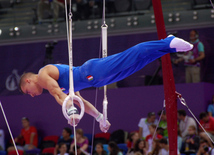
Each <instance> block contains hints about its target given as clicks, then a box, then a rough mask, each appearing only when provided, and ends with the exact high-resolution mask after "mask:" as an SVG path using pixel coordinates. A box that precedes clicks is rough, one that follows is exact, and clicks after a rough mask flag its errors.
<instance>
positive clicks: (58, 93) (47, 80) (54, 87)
mask: <svg viewBox="0 0 214 155" xmlns="http://www.w3.org/2000/svg"><path fill="white" fill-rule="evenodd" d="M49 74H50V75H49ZM53 74H54V73H49V70H48V72H47V70H41V71H40V72H39V83H40V85H41V86H42V87H43V88H44V89H47V90H48V91H49V93H50V94H51V95H52V96H53V97H54V98H55V100H56V101H57V102H58V103H59V104H60V105H62V104H63V102H64V100H65V98H66V97H67V95H66V94H65V93H63V92H62V90H61V89H60V87H59V85H58V83H57V81H56V80H55V79H54V78H52V76H53V77H54V75H53ZM75 94H76V95H77V96H78V97H80V99H81V100H82V101H83V103H84V105H85V112H86V113H87V114H89V115H91V116H93V117H94V118H97V117H98V115H99V111H98V110H97V109H96V108H95V107H94V106H93V105H92V104H91V103H90V102H88V101H87V100H85V99H84V98H83V97H82V96H81V95H80V93H79V92H76V93H75ZM74 103H75V104H77V105H78V106H79V107H80V105H79V103H78V102H76V101H75V100H74Z"/></svg>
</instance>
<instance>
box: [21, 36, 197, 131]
mask: <svg viewBox="0 0 214 155" xmlns="http://www.w3.org/2000/svg"><path fill="white" fill-rule="evenodd" d="M192 48H193V45H192V44H190V43H188V42H186V41H184V40H183V39H180V38H177V37H174V36H172V35H170V36H168V37H167V38H165V39H162V40H158V41H149V42H143V43H140V44H137V45H135V46H133V47H131V48H129V49H127V50H125V51H123V52H121V53H117V54H114V55H111V56H108V57H105V58H96V59H90V60H88V61H86V62H85V63H84V64H83V65H82V66H78V67H73V79H74V92H75V94H76V95H77V96H79V97H80V98H81V99H82V101H83V103H84V106H85V112H86V113H88V114H89V115H91V116H92V117H94V118H96V120H97V121H98V122H99V124H100V129H101V131H103V132H107V131H108V129H109V127H110V123H109V122H108V121H107V120H103V115H102V114H101V113H100V112H99V111H98V110H97V109H96V108H95V107H94V106H93V105H92V104H91V103H89V102H88V101H86V100H85V99H84V98H83V97H81V95H80V93H79V91H80V90H82V89H84V88H88V87H101V86H104V85H108V84H110V83H114V82H117V81H119V80H122V79H124V78H126V77H128V76H129V75H131V74H133V73H135V72H136V71H138V70H140V69H142V68H143V67H144V66H145V65H147V64H149V63H150V62H152V61H154V60H156V59H157V58H159V57H161V56H163V55H165V54H167V53H174V52H185V51H189V50H191V49H192ZM19 87H20V90H21V91H22V92H23V93H24V94H29V95H31V96H32V97H34V96H38V95H41V94H42V91H43V89H47V90H48V91H49V93H50V94H51V95H52V96H53V97H54V98H55V99H56V101H57V102H58V103H59V104H60V105H62V103H63V101H64V100H65V98H66V97H67V94H68V92H69V66H68V65H63V64H50V65H46V66H44V67H43V68H41V69H40V70H39V72H38V74H34V73H31V72H29V73H24V74H23V75H22V76H21V79H20V83H19ZM74 103H75V104H77V105H78V106H80V105H79V103H78V102H76V101H75V100H74ZM104 121H107V122H105V126H104V125H103V122H104Z"/></svg>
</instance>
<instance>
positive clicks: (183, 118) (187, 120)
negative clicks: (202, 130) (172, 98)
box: [178, 110, 197, 138]
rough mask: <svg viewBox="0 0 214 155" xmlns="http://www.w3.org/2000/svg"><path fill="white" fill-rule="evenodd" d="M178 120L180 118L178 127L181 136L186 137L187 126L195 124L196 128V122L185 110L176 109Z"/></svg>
mask: <svg viewBox="0 0 214 155" xmlns="http://www.w3.org/2000/svg"><path fill="white" fill-rule="evenodd" d="M178 120H180V124H179V128H180V131H181V135H182V138H184V137H186V136H187V134H188V129H189V126H192V125H193V126H195V127H196V129H197V124H196V122H195V120H194V119H193V118H192V117H189V116H187V115H186V111H185V110H178Z"/></svg>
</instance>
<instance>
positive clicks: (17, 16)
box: [0, 0, 212, 27]
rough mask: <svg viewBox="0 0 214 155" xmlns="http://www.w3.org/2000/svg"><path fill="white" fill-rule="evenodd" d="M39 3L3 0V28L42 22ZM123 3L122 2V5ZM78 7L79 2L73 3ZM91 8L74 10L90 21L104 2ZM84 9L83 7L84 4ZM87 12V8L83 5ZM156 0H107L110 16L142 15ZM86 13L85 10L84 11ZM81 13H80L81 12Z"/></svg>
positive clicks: (167, 8) (200, 0) (172, 5)
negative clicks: (39, 17)
mask: <svg viewBox="0 0 214 155" xmlns="http://www.w3.org/2000/svg"><path fill="white" fill-rule="evenodd" d="M38 3H39V0H21V1H20V2H19V3H17V2H16V1H15V0H10V1H9V0H1V1H0V21H1V22H0V27H4V26H13V25H14V24H15V25H18V26H21V25H26V24H27V25H29V24H38V14H37V10H38ZM121 4H122V5H121ZM73 5H74V7H75V6H76V4H75V3H74V4H73ZM86 6H87V7H88V13H85V14H87V17H81V18H80V17H75V16H76V14H77V13H78V12H79V10H78V12H77V13H76V12H75V9H74V10H73V13H74V19H76V20H87V19H95V18H101V17H102V9H101V8H102V2H101V1H96V2H94V3H93V5H92V4H89V2H88V4H86ZM211 7H212V5H211V4H210V1H209V0H191V1H185V0H173V1H170V0H162V8H163V11H164V12H174V11H184V10H191V9H210V8H211ZM80 8H81V7H80ZM82 9H83V10H80V11H84V10H85V8H82ZM152 12H153V11H152V0H113V1H112V0H111V1H106V17H107V18H108V17H120V16H131V15H138V14H148V13H152ZM83 13H84V12H83ZM44 14H45V15H44V20H43V21H44V22H48V23H50V22H53V20H52V19H51V18H52V17H53V15H50V12H47V11H46V12H45V11H44ZM59 16H60V17H59V18H58V19H57V21H58V22H65V18H64V11H63V10H62V8H61V9H60V12H59ZM77 16H79V15H77Z"/></svg>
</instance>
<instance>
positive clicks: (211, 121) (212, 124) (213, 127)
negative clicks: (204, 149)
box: [199, 112, 214, 147]
mask: <svg viewBox="0 0 214 155" xmlns="http://www.w3.org/2000/svg"><path fill="white" fill-rule="evenodd" d="M199 118H200V124H201V125H202V126H203V127H204V129H205V130H206V132H207V133H208V135H209V136H210V138H212V140H214V118H213V117H212V116H209V115H208V113H206V112H202V113H200V115H199ZM199 136H200V137H201V138H203V139H205V140H206V141H207V142H208V143H209V145H210V146H211V147H213V144H212V142H211V140H210V139H209V137H208V136H207V134H206V133H205V132H204V131H203V130H202V128H201V127H200V128H199Z"/></svg>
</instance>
